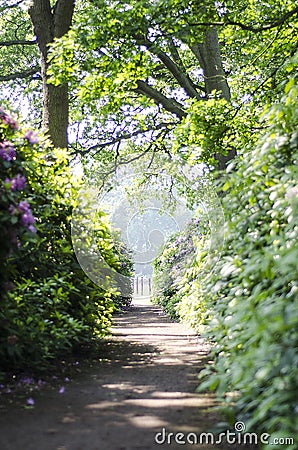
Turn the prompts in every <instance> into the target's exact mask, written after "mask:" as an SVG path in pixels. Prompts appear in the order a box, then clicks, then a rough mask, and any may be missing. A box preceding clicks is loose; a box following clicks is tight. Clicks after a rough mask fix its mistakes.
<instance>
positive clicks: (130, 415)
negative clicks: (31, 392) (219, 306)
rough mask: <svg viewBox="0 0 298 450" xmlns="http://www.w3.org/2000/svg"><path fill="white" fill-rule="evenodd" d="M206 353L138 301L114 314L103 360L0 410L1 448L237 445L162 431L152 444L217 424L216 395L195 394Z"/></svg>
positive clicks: (147, 449)
mask: <svg viewBox="0 0 298 450" xmlns="http://www.w3.org/2000/svg"><path fill="white" fill-rule="evenodd" d="M208 350H209V349H208V347H207V345H206V344H205V343H204V342H203V341H202V340H200V339H198V338H197V337H196V336H195V335H194V334H193V333H192V332H191V331H189V330H188V329H186V328H185V327H184V326H183V325H181V324H177V323H174V322H171V321H170V320H169V319H168V318H167V317H166V316H165V315H164V314H163V313H162V311H161V310H160V308H158V307H155V306H152V305H150V303H148V301H144V300H138V301H137V302H135V304H134V305H133V306H132V307H131V308H129V309H128V310H127V311H126V312H124V313H121V314H118V315H116V316H115V319H114V327H113V336H112V337H111V338H109V339H107V340H105V341H103V344H102V349H101V351H100V354H99V362H98V363H94V365H93V367H92V368H90V369H89V370H88V371H87V372H85V373H84V374H82V376H81V377H79V379H77V380H75V381H73V382H72V383H71V384H69V385H68V386H67V389H66V391H65V394H63V395H57V393H56V392H55V393H54V392H51V391H47V390H45V391H42V392H40V393H39V394H38V398H36V405H35V408H34V409H32V410H24V409H18V410H16V408H15V407H13V406H11V407H9V408H8V410H7V411H6V412H5V413H1V417H0V427H1V435H0V449H1V450H151V449H158V448H162V449H175V450H176V449H182V448H183V449H214V448H217V449H225V450H227V449H230V448H234V449H239V445H236V446H234V447H232V446H229V445H227V444H224V445H216V444H214V445H206V444H205V442H206V441H205V440H203V444H198V445H190V444H182V443H181V444H178V443H175V441H174V440H173V437H169V436H168V437H167V438H166V440H165V439H164V434H158V435H157V436H158V442H160V444H159V443H156V441H155V435H156V433H161V431H162V429H163V428H164V429H166V432H167V433H178V432H180V433H185V434H187V433H192V435H193V437H192V442H194V438H195V437H194V434H196V435H198V436H199V433H203V432H204V433H207V432H208V431H210V429H211V428H212V427H213V426H214V425H215V424H216V421H217V420H218V417H216V415H215V414H214V413H212V412H210V411H208V410H209V408H210V406H212V405H214V398H213V397H212V396H210V395H209V394H196V393H195V388H196V386H197V384H198V381H197V374H198V371H199V370H200V368H202V366H203V363H204V362H205V361H206V357H207V355H208ZM209 439H210V437H209ZM164 440H165V442H163V443H161V442H162V441H164ZM180 441H181V438H180ZM167 442H170V444H168V443H167ZM198 442H199V441H198ZM209 442H210V441H209ZM248 448H249V447H248V446H244V445H241V449H243V450H245V449H248Z"/></svg>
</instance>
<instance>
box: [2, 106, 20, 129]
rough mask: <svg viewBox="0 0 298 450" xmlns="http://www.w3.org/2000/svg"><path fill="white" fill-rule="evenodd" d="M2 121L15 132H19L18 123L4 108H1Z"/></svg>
mask: <svg viewBox="0 0 298 450" xmlns="http://www.w3.org/2000/svg"><path fill="white" fill-rule="evenodd" d="M0 119H1V120H2V122H3V123H4V125H9V126H10V128H12V129H13V130H17V129H18V128H19V127H18V124H17V121H16V120H15V119H13V118H12V117H11V116H10V115H9V114H7V113H6V112H5V111H4V110H3V109H2V108H0Z"/></svg>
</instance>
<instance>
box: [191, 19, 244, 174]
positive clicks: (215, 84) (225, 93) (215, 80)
mask: <svg viewBox="0 0 298 450" xmlns="http://www.w3.org/2000/svg"><path fill="white" fill-rule="evenodd" d="M191 50H192V52H193V53H194V55H195V56H196V57H197V59H198V60H199V62H200V66H201V68H202V69H203V72H204V79H205V90H206V93H207V95H210V94H211V93H212V92H213V91H216V92H217V93H219V94H220V96H221V97H222V98H224V99H225V100H226V101H227V102H230V100H231V93H230V88H229V85H228V82H227V79H226V75H225V72H224V70H223V66H222V59H221V54H220V48H219V42H218V35H217V31H216V28H211V29H210V30H208V31H206V33H205V39H204V42H203V43H202V44H195V45H193V46H192V47H191ZM235 155H236V151H235V150H233V149H232V150H229V152H228V154H227V155H222V154H219V153H216V154H215V158H216V159H217V161H218V169H219V170H223V169H225V168H226V166H227V162H228V161H230V160H231V159H233V158H234V157H235Z"/></svg>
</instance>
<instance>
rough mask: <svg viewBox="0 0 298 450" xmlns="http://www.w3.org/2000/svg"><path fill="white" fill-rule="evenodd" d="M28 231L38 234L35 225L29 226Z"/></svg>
mask: <svg viewBox="0 0 298 450" xmlns="http://www.w3.org/2000/svg"><path fill="white" fill-rule="evenodd" d="M28 230H29V231H31V233H36V231H37V230H36V228H35V227H34V226H33V225H29V226H28Z"/></svg>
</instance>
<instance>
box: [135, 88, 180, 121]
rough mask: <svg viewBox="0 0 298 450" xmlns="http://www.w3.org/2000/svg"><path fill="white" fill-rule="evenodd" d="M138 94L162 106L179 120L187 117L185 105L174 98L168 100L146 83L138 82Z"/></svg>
mask: <svg viewBox="0 0 298 450" xmlns="http://www.w3.org/2000/svg"><path fill="white" fill-rule="evenodd" d="M137 86H138V87H137V88H136V89H135V91H136V92H138V93H139V94H143V95H145V96H146V97H148V98H151V99H152V100H154V101H155V103H157V104H158V105H162V106H163V107H164V108H165V109H166V110H167V111H169V112H171V113H173V114H175V115H176V116H177V117H179V119H182V118H183V117H186V115H187V114H186V112H185V111H184V109H183V105H182V104H181V103H179V102H177V100H175V99H174V98H168V97H166V96H165V95H163V94H162V93H161V92H159V91H158V90H157V89H155V88H153V87H152V86H150V85H149V84H147V83H145V81H141V80H139V81H137Z"/></svg>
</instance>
